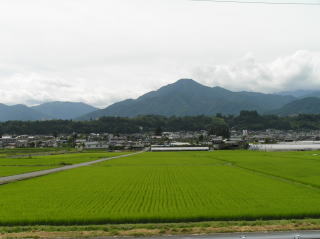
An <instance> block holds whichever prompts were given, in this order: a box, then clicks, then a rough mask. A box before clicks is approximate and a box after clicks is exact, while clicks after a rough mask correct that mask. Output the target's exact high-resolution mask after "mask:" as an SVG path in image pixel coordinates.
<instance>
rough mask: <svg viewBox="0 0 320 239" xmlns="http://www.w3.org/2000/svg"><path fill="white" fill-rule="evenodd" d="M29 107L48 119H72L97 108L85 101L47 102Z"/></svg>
mask: <svg viewBox="0 0 320 239" xmlns="http://www.w3.org/2000/svg"><path fill="white" fill-rule="evenodd" d="M31 108H32V109H34V110H36V111H38V112H40V113H42V114H44V115H47V116H48V118H50V119H73V118H77V117H79V116H81V115H84V114H88V113H90V112H93V111H96V110H97V108H95V107H93V106H91V105H88V104H85V103H81V102H62V101H55V102H48V103H44V104H41V105H37V106H33V107H31Z"/></svg>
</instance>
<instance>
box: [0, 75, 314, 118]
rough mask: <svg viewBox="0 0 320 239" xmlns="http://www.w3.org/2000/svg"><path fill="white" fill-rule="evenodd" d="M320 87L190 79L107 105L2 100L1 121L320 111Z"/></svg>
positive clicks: (291, 113) (281, 113)
mask: <svg viewBox="0 0 320 239" xmlns="http://www.w3.org/2000/svg"><path fill="white" fill-rule="evenodd" d="M318 96H319V97H320V91H295V92H281V93H277V94H263V93H257V92H247V91H241V92H233V91H230V90H227V89H224V88H221V87H208V86H204V85H202V84H200V83H198V82H196V81H194V80H191V79H181V80H178V81H177V82H175V83H173V84H169V85H166V86H163V87H161V88H160V89H158V90H156V91H151V92H149V93H147V94H144V95H142V96H140V97H138V98H137V99H127V100H123V101H120V102H117V103H114V104H112V105H110V106H108V107H106V108H104V109H97V108H95V107H93V106H90V105H88V104H84V103H81V102H59V101H56V102H48V103H44V104H41V105H37V106H32V107H28V106H25V105H13V106H7V105H4V104H0V121H8V120H48V119H76V120H90V119H98V118H100V117H103V116H122V117H133V116H138V115H147V114H156V115H164V116H173V115H175V116H187V115H214V114H217V113H222V114H225V115H228V114H232V115H235V114H239V112H240V111H241V110H257V111H258V112H259V113H261V114H276V115H282V116H284V115H295V114H299V113H306V114H311V113H313V114H317V113H319V114H320V98H318Z"/></svg>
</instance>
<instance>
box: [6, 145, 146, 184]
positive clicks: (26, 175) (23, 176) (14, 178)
mask: <svg viewBox="0 0 320 239" xmlns="http://www.w3.org/2000/svg"><path fill="white" fill-rule="evenodd" d="M143 152H145V151H139V152H135V153H131V154H124V155H119V156H114V157H110V158H102V159H98V160H94V161H90V162H84V163H79V164H73V165H67V166H64V167H60V168H53V169H47V170H41V171H36V172H30V173H23V174H18V175H12V176H6V177H0V185H1V184H7V183H11V182H15V181H20V180H25V179H29V178H35V177H39V176H44V175H47V174H51V173H56V172H61V171H65V170H69V169H74V168H79V167H82V166H89V165H91V164H95V163H100V162H104V161H108V160H111V159H117V158H124V157H129V156H132V155H136V154H141V153H143Z"/></svg>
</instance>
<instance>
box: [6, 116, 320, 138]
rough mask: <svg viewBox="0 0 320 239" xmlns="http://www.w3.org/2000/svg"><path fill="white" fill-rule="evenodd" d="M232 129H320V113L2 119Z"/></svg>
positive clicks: (110, 129)
mask: <svg viewBox="0 0 320 239" xmlns="http://www.w3.org/2000/svg"><path fill="white" fill-rule="evenodd" d="M230 129H237V130H241V129H248V130H265V129H280V130H290V129H292V130H315V129H320V114H318V115H296V116H290V117H280V116H275V115H260V114H258V113H257V112H256V111H241V112H240V114H239V115H237V116H233V115H222V114H217V115H215V116H204V115H200V116H184V117H176V116H171V117H165V116H159V115H144V116H137V117H133V118H126V117H102V118H100V119H98V120H89V121H73V120H47V121H7V122H1V123H0V135H3V134H15V135H21V134H29V135H37V134H39V135H58V134H72V133H103V132H105V133H113V134H121V133H127V134H130V133H145V132H156V131H159V130H161V131H198V130H207V131H209V132H210V133H211V134H216V135H223V136H228V134H229V130H230Z"/></svg>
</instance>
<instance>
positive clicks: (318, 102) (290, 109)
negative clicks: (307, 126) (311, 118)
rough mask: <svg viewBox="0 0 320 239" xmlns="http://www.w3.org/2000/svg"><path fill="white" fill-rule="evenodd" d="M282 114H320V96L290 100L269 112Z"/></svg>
mask: <svg viewBox="0 0 320 239" xmlns="http://www.w3.org/2000/svg"><path fill="white" fill-rule="evenodd" d="M268 113H269V114H276V115H280V116H287V115H297V114H320V98H318V97H307V98H303V99H299V100H295V101H293V102H290V103H288V104H286V105H284V106H282V107H281V108H279V109H277V110H273V111H270V112H268Z"/></svg>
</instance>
